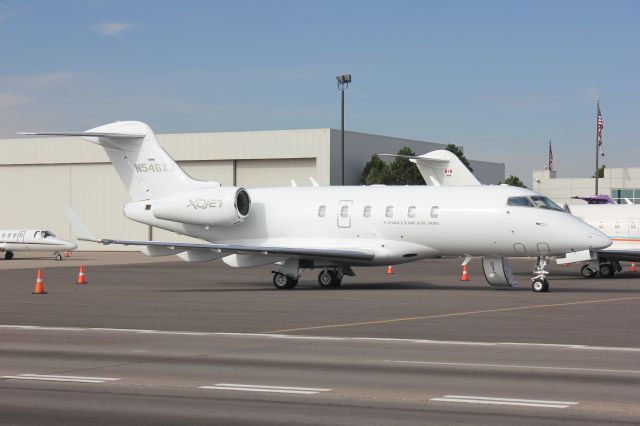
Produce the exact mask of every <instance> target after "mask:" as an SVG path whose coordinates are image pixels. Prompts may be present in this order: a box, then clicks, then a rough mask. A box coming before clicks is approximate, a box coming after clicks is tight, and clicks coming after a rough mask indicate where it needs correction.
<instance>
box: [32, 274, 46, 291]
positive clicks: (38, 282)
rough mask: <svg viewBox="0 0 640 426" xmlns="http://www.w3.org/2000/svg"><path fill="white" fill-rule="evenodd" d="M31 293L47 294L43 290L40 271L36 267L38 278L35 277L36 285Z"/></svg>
mask: <svg viewBox="0 0 640 426" xmlns="http://www.w3.org/2000/svg"><path fill="white" fill-rule="evenodd" d="M33 294H47V292H46V291H44V281H42V271H41V270H40V269H38V278H36V287H35V288H34V289H33Z"/></svg>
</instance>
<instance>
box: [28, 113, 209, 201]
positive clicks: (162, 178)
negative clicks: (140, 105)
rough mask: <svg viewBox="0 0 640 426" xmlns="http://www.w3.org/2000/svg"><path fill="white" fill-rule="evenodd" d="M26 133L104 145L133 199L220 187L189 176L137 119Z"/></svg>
mask: <svg viewBox="0 0 640 426" xmlns="http://www.w3.org/2000/svg"><path fill="white" fill-rule="evenodd" d="M22 134H26V135H47V136H81V137H83V138H84V139H86V140H88V141H89V142H92V143H95V144H97V145H100V146H102V147H103V148H104V150H105V152H106V153H107V155H108V156H109V159H110V160H111V162H112V163H113V166H114V167H115V169H116V171H117V172H118V175H119V176H120V179H121V180H122V183H123V184H124V186H125V187H126V188H127V191H128V192H129V195H130V197H131V199H132V200H133V201H140V200H148V199H151V198H160V197H165V196H168V195H174V194H177V193H180V192H184V191H189V190H192V189H198V188H204V187H208V186H220V184H219V183H217V182H203V181H198V180H195V179H192V178H191V177H190V176H189V175H187V174H186V173H185V172H184V171H183V170H182V169H181V168H180V166H178V165H177V164H176V162H175V161H173V159H172V158H171V157H170V156H169V154H167V153H166V152H165V150H164V149H162V147H161V146H160V144H159V143H158V141H157V140H156V136H155V134H154V133H153V130H151V128H150V127H149V126H148V125H147V124H145V123H142V122H140V121H117V122H115V123H110V124H105V125H104V126H99V127H96V128H94V129H91V130H87V131H86V132H76V133H74V132H48V133H44V132H37V133H22Z"/></svg>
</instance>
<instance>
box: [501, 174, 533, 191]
mask: <svg viewBox="0 0 640 426" xmlns="http://www.w3.org/2000/svg"><path fill="white" fill-rule="evenodd" d="M503 183H504V184H507V185H510V186H519V187H520V188H526V185H525V184H524V183H523V182H522V181H521V180H520V178H519V177H518V176H514V175H511V176H509V177H508V178H506V179H505V180H501V181H500V182H498V184H503Z"/></svg>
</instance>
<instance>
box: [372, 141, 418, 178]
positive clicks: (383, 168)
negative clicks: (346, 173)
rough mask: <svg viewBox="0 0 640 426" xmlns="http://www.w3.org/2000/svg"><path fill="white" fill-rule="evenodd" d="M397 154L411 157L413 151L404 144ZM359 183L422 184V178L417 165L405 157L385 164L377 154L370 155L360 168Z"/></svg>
mask: <svg viewBox="0 0 640 426" xmlns="http://www.w3.org/2000/svg"><path fill="white" fill-rule="evenodd" d="M398 155H404V156H409V157H413V156H415V155H416V154H415V152H413V151H412V150H411V148H409V147H407V146H405V147H403V148H402V149H400V150H399V151H398ZM360 183H362V184H365V185H375V184H383V185H424V184H425V182H424V179H423V178H422V175H421V174H420V171H419V170H418V167H417V166H416V165H415V164H413V163H412V162H411V161H409V159H407V158H396V159H394V160H393V161H392V162H391V163H390V164H386V163H385V162H384V161H382V160H381V159H380V157H378V156H377V155H375V154H374V155H372V156H371V160H369V161H368V162H367V164H366V165H365V166H364V169H363V170H362V178H361V179H360Z"/></svg>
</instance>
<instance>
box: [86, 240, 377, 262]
mask: <svg viewBox="0 0 640 426" xmlns="http://www.w3.org/2000/svg"><path fill="white" fill-rule="evenodd" d="M78 239H79V240H83V241H93V242H96V243H99V244H104V245H109V244H120V245H125V246H146V247H162V248H167V249H170V250H174V251H179V250H181V249H182V250H202V251H212V252H214V253H225V254H258V255H264V256H268V255H287V256H296V257H300V258H327V259H328V258H331V259H345V260H371V259H373V258H374V256H375V254H374V252H373V250H370V249H362V248H355V249H325V248H307V247H281V246H261V245H244V244H217V243H177V242H166V241H144V240H112V239H100V240H89V239H83V238H80V237H78Z"/></svg>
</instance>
